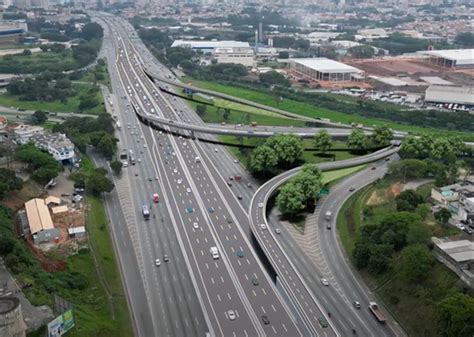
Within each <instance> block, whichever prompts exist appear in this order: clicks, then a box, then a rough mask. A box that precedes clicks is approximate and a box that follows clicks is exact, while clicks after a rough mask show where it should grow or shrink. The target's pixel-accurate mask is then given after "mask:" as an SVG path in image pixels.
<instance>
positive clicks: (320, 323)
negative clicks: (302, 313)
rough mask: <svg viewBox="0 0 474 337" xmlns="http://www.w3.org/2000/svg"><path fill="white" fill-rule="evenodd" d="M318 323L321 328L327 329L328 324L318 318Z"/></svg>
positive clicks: (321, 318)
mask: <svg viewBox="0 0 474 337" xmlns="http://www.w3.org/2000/svg"><path fill="white" fill-rule="evenodd" d="M318 321H319V325H321V328H327V327H328V326H329V324H328V322H327V321H326V320H325V319H324V318H323V317H320V318H319V319H318Z"/></svg>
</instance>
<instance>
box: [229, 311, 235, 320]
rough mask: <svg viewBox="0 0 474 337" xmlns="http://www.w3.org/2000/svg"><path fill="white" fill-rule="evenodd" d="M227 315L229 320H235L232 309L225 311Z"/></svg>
mask: <svg viewBox="0 0 474 337" xmlns="http://www.w3.org/2000/svg"><path fill="white" fill-rule="evenodd" d="M227 316H228V317H229V319H230V320H231V321H233V320H235V318H236V316H235V312H234V310H229V311H227Z"/></svg>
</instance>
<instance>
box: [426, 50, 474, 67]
mask: <svg viewBox="0 0 474 337" xmlns="http://www.w3.org/2000/svg"><path fill="white" fill-rule="evenodd" d="M418 53H419V54H423V55H430V56H437V57H442V58H445V59H448V60H452V61H456V65H468V64H474V49H447V50H423V51H419V52H418Z"/></svg>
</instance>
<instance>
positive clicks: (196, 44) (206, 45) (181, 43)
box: [171, 40, 250, 53]
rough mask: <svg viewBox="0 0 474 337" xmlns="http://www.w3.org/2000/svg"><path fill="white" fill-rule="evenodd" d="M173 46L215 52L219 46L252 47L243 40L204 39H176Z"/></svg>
mask: <svg viewBox="0 0 474 337" xmlns="http://www.w3.org/2000/svg"><path fill="white" fill-rule="evenodd" d="M171 47H184V48H191V49H192V50H194V51H202V52H203V53H213V52H214V51H215V50H216V49H218V48H250V44H249V43H248V42H241V41H233V40H228V41H202V40H197V41H194V40H175V41H174V42H173V44H172V45H171Z"/></svg>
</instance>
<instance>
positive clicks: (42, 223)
mask: <svg viewBox="0 0 474 337" xmlns="http://www.w3.org/2000/svg"><path fill="white" fill-rule="evenodd" d="M25 210H26V217H27V220H28V225H29V233H30V234H31V235H32V237H33V242H34V243H35V244H40V243H48V242H51V241H53V240H56V239H57V238H59V230H58V229H57V228H55V227H54V225H53V220H52V218H51V214H50V213H49V209H48V206H47V205H46V201H45V200H43V199H38V198H35V199H31V200H29V201H27V202H26V203H25Z"/></svg>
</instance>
